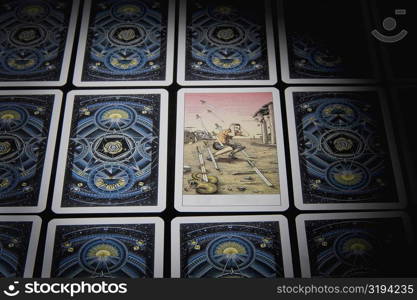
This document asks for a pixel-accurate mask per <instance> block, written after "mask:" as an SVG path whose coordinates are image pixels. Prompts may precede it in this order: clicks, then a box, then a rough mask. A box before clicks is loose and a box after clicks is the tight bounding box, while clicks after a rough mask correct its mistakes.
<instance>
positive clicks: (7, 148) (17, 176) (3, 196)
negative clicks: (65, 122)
mask: <svg viewBox="0 0 417 300" xmlns="http://www.w3.org/2000/svg"><path fill="white" fill-rule="evenodd" d="M61 98H62V93H61V92H60V91H54V90H51V91H42V90H37V91H0V211H2V212H3V213H34V212H41V211H43V210H44V209H45V206H46V201H47V198H48V189H49V181H50V176H51V170H52V163H53V159H54V150H55V142H56V135H57V130H58V122H59V116H60V108H61Z"/></svg>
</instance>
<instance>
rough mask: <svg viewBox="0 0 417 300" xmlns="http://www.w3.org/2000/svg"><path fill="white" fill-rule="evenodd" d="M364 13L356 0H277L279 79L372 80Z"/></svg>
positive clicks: (307, 81) (310, 81) (306, 81)
mask: <svg viewBox="0 0 417 300" xmlns="http://www.w3.org/2000/svg"><path fill="white" fill-rule="evenodd" d="M300 8H302V9H300ZM329 11H331V12H332V13H331V14H329V13H328V12H329ZM367 13H368V11H367V8H366V5H364V3H363V1H359V0H354V1H338V2H335V1H330V0H324V1H316V0H314V1H302V0H301V1H300V0H296V1H287V0H280V1H279V5H278V15H279V17H278V22H279V35H280V40H279V45H280V49H281V53H280V55H281V66H282V78H283V81H285V82H286V83H300V84H302V83H304V84H319V83H328V84H332V83H339V84H343V83H356V82H358V83H359V82H371V81H376V80H377V76H376V70H375V64H376V59H375V57H374V56H373V53H374V51H371V47H372V46H373V44H372V41H371V35H370V34H369V33H370V31H371V30H372V29H371V28H370V26H369V22H368V20H367V18H368V14H367ZM353 19H354V20H355V22H352V20H353ZM330 24H331V25H330ZM367 28H369V30H367ZM353 44H354V46H352V45H353Z"/></svg>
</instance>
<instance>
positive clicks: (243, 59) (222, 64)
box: [208, 48, 248, 73]
mask: <svg viewBox="0 0 417 300" xmlns="http://www.w3.org/2000/svg"><path fill="white" fill-rule="evenodd" d="M247 63H248V58H247V56H246V55H245V54H244V53H243V52H242V51H240V50H238V49H235V48H220V49H214V50H212V51H211V52H210V53H209V54H208V64H209V65H210V66H211V67H212V68H214V69H216V70H217V71H220V72H222V73H234V72H236V71H239V70H240V69H242V68H243V67H245V66H246V65H247Z"/></svg>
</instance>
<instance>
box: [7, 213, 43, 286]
mask: <svg viewBox="0 0 417 300" xmlns="http://www.w3.org/2000/svg"><path fill="white" fill-rule="evenodd" d="M41 223H42V220H41V218H39V217H37V216H0V278H21V277H24V278H30V277H32V276H33V268H34V266H35V258H36V251H37V249H38V241H39V233H40V230H41Z"/></svg>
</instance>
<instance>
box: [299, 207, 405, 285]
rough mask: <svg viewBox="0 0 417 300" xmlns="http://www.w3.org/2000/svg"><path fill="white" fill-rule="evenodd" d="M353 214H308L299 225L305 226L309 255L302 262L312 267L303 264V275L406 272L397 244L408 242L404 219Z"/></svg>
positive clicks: (379, 275) (371, 275) (351, 275)
mask: <svg viewBox="0 0 417 300" xmlns="http://www.w3.org/2000/svg"><path fill="white" fill-rule="evenodd" d="M350 215H351V216H350V217H343V214H340V217H337V218H332V216H331V215H323V216H322V217H320V219H318V217H315V218H314V219H309V218H308V217H307V219H306V220H305V221H304V222H303V223H304V225H303V224H302V223H300V226H305V237H306V241H305V242H306V248H307V249H308V257H309V261H308V262H307V261H305V262H303V261H302V264H308V265H309V268H307V266H306V265H303V266H302V269H304V271H303V276H307V277H310V276H311V277H332V278H334V277H343V278H347V277H385V276H394V275H395V274H399V273H398V272H402V271H404V270H401V267H404V265H403V263H404V259H402V258H401V257H398V255H397V254H399V248H398V245H403V246H404V247H406V245H407V244H408V243H409V236H407V234H408V230H407V229H405V227H404V226H405V224H404V220H403V218H402V217H400V216H386V217H378V215H377V214H374V216H372V214H371V213H370V214H369V216H368V217H366V218H355V216H354V215H353V214H350ZM317 216H318V215H317ZM336 216H337V215H336ZM300 242H301V241H300ZM305 242H304V241H303V242H302V243H305ZM303 255H304V254H303ZM393 256H395V257H397V258H398V259H395V260H391V261H390V259H389V257H393ZM406 256H407V253H406V251H404V257H406ZM303 257H305V256H303ZM399 266H400V267H399ZM307 269H309V272H307Z"/></svg>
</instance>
